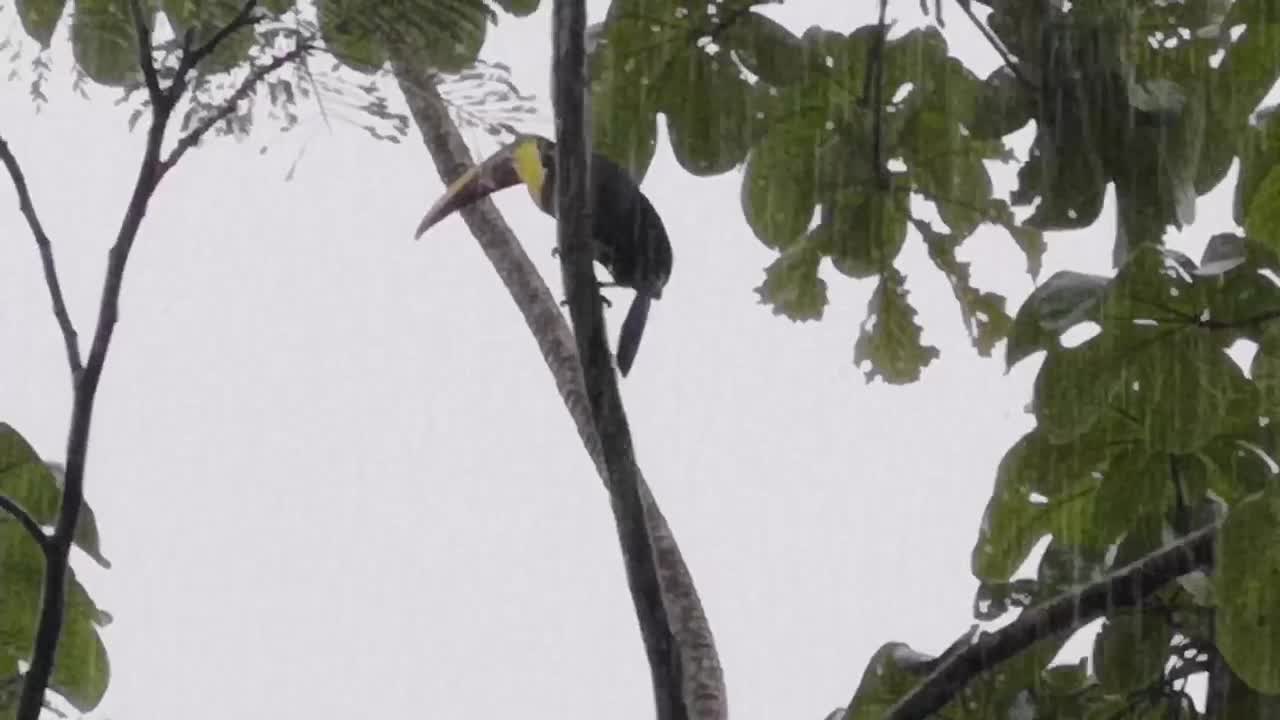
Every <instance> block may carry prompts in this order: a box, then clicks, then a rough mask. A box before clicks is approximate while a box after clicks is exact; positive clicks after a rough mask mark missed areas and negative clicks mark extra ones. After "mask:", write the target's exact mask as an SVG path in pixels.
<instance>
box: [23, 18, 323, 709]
mask: <svg viewBox="0 0 1280 720" xmlns="http://www.w3.org/2000/svg"><path fill="white" fill-rule="evenodd" d="M233 22H234V21H233ZM143 32H145V26H144V27H143ZM228 35H230V33H229V32H227V33H223V32H219V33H218V35H217V36H215V37H226V36H228ZM138 42H139V46H140V47H143V46H148V45H149V44H150V43H149V40H148V39H147V38H143V37H140V38H139V39H138ZM211 43H212V41H211ZM207 47H209V49H210V51H212V49H214V48H213V45H207ZM307 49H308V46H306V45H305V44H299V46H298V47H297V48H295V49H294V50H293V51H290V52H289V53H286V54H285V55H284V56H282V57H279V58H276V59H275V60H274V61H272V62H271V63H269V64H267V65H265V66H263V67H261V68H258V69H256V70H255V71H253V72H251V73H250V74H249V77H248V78H247V79H246V81H245V83H243V84H241V86H240V87H239V88H237V89H236V91H235V92H234V93H232V95H231V97H230V98H229V99H228V100H227V103H226V104H225V105H224V106H223V107H221V108H219V111H218V112H216V113H214V115H213V116H211V118H210V119H209V120H207V121H206V122H205V123H202V124H201V125H200V126H199V127H197V128H196V129H195V130H193V131H192V132H191V133H190V134H188V135H187V136H186V137H184V138H182V140H180V141H179V142H178V145H177V147H176V148H175V149H174V151H173V152H172V153H170V155H169V158H168V159H167V160H162V158H161V147H162V146H163V144H164V136H165V130H166V129H167V127H168V124H169V120H170V118H171V116H172V112H173V108H174V107H175V106H176V105H177V103H178V100H180V99H181V95H180V92H181V88H182V87H183V86H182V85H180V84H178V83H176V82H175V84H174V85H173V86H171V87H170V89H169V92H168V93H167V94H166V95H163V98H164V100H163V101H162V102H153V103H152V107H151V127H150V128H148V130H147V141H146V146H145V149H144V151H143V156H142V163H141V167H140V168H139V170H138V177H137V180H136V181H135V183H134V187H133V194H132V196H131V197H130V199H129V205H128V207H127V209H126V210H125V215H124V219H123V220H122V221H121V223H120V229H119V231H118V232H117V233H116V240H115V243H114V244H113V245H112V246H111V250H110V251H109V252H108V253H107V271H106V277H105V279H104V280H103V285H102V298H101V301H100V303H99V307H98V323H97V327H96V328H95V329H94V334H93V343H92V345H91V346H90V348H89V356H88V359H87V360H86V361H85V365H84V368H83V370H82V371H81V372H80V373H79V376H78V377H77V380H76V383H75V393H74V398H73V401H72V406H71V429H70V432H69V433H68V437H67V455H66V468H65V473H64V476H63V488H62V504H61V508H60V509H59V512H58V520H57V523H56V524H55V526H54V532H53V535H52V536H50V537H49V538H48V541H47V544H46V548H45V573H44V587H43V593H42V601H41V606H40V617H39V619H38V621H37V625H36V635H35V641H34V643H33V650H32V655H31V665H30V667H29V668H28V670H27V673H26V676H25V678H24V681H23V685H22V694H21V697H20V698H19V701H18V712H17V716H16V717H17V720H39V716H40V710H41V708H42V707H43V705H44V694H45V691H46V690H47V689H48V687H49V681H50V679H51V678H52V676H53V664H54V657H55V656H56V654H57V649H58V641H59V639H60V637H61V634H62V623H63V616H64V614H65V610H66V590H67V573H68V569H69V566H70V553H71V546H72V544H73V542H74V538H75V529H76V524H77V522H78V521H79V517H80V510H81V508H82V507H83V505H84V472H85V465H86V463H87V460H88V451H89V431H90V428H91V426H92V423H93V409H94V404H95V401H96V399H97V392H98V383H99V381H100V380H101V379H102V370H103V367H104V366H105V364H106V360H107V351H108V350H109V349H110V347H111V338H112V336H113V334H114V332H115V326H116V321H117V319H118V318H119V314H120V293H121V289H122V287H123V283H124V271H125V267H126V266H127V265H128V262H129V253H130V251H131V250H132V249H133V243H134V241H135V240H136V239H137V236H138V230H139V228H140V227H141V226H142V220H143V218H144V217H145V216H146V214H147V206H148V204H149V203H150V201H151V198H152V196H153V195H154V194H155V191H156V188H157V187H158V186H159V184H160V180H161V179H162V178H163V177H164V175H165V173H166V172H168V171H169V170H171V169H172V168H173V166H174V164H175V163H176V162H177V161H178V159H180V158H181V157H182V155H183V154H184V153H185V152H186V151H187V150H188V149H190V148H191V147H192V146H194V145H195V144H196V143H197V142H199V140H200V136H201V135H203V134H204V132H206V131H207V130H208V129H209V128H210V127H212V126H213V125H214V124H215V123H216V122H217V121H218V120H219V119H221V118H223V117H226V115H228V114H230V112H231V111H232V110H233V109H234V107H235V104H236V103H237V102H239V100H240V99H241V98H243V97H244V96H245V95H247V94H248V93H249V92H250V91H251V90H252V84H253V83H256V82H258V81H259V80H261V79H262V78H264V77H266V75H267V74H269V73H270V72H271V71H273V70H275V69H276V68H279V67H281V66H282V65H284V64H285V63H286V62H288V61H289V60H290V59H292V57H293V56H296V55H297V54H301V53H303V52H305V51H306V50H307ZM140 60H143V61H144V67H145V62H146V61H149V60H150V53H149V52H148V53H147V54H146V56H145V60H144V59H143V58H142V57H140Z"/></svg>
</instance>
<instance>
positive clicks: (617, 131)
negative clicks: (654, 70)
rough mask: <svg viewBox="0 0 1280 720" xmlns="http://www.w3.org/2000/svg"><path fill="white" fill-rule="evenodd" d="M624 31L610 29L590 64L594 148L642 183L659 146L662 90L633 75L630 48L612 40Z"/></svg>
mask: <svg viewBox="0 0 1280 720" xmlns="http://www.w3.org/2000/svg"><path fill="white" fill-rule="evenodd" d="M621 27H623V26H622V25H619V24H614V25H613V26H612V27H611V28H609V29H607V30H606V32H605V35H606V37H605V39H604V41H603V42H601V43H600V44H599V45H598V46H597V50H596V51H595V52H594V53H593V54H592V56H591V58H590V61H589V65H590V68H591V148H592V150H593V151H595V152H598V153H600V154H601V155H604V156H605V157H607V158H609V159H610V160H613V161H614V162H616V163H618V165H620V166H622V167H624V168H626V169H627V171H628V172H630V173H631V177H632V178H633V179H634V180H635V181H636V182H637V183H639V182H640V181H642V180H643V179H644V176H645V173H646V172H648V170H649V164H650V163H651V162H653V155H654V152H655V151H656V150H657V147H658V118H657V107H658V94H657V85H656V84H655V83H652V82H645V81H644V80H643V79H638V78H636V73H635V71H634V69H633V70H631V71H628V70H627V60H626V58H624V57H623V54H622V52H621V51H620V50H619V48H622V47H625V45H621V44H619V43H617V42H610V41H609V34H610V32H613V33H618V32H621V30H620V29H619V28H621ZM655 77H656V76H655Z"/></svg>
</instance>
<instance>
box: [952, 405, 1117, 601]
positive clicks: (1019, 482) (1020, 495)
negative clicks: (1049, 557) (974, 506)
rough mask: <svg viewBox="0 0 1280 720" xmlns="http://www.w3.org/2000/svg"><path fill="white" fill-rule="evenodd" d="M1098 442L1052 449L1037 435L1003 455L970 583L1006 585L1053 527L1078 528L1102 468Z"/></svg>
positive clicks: (1103, 462)
mask: <svg viewBox="0 0 1280 720" xmlns="http://www.w3.org/2000/svg"><path fill="white" fill-rule="evenodd" d="M1107 457H1108V453H1107V447H1106V445H1104V444H1103V443H1100V442H1081V443H1069V444H1054V443H1052V442H1050V441H1049V438H1048V436H1047V435H1046V434H1045V433H1043V432H1041V431H1038V430H1037V431H1032V432H1030V433H1027V434H1026V435H1023V436H1022V438H1021V439H1019V440H1018V442H1016V443H1014V445H1013V447H1012V448H1010V449H1009V451H1008V452H1006V453H1005V456H1004V458H1003V459H1002V460H1001V461H1000V465H999V467H998V469H997V470H996V480H995V487H994V489H993V490H992V492H991V498H990V500H988V502H987V507H986V510H985V511H984V512H983V515H982V525H981V528H980V530H979V533H978V540H977V543H976V544H975V545H974V548H973V555H972V560H971V563H972V569H973V574H974V577H976V578H978V579H979V580H981V581H983V582H1005V581H1007V580H1009V578H1010V577H1012V575H1013V573H1014V572H1015V571H1016V570H1017V569H1018V567H1019V566H1021V565H1022V563H1023V562H1024V561H1025V560H1026V558H1027V555H1028V554H1029V553H1030V552H1031V549H1032V548H1033V547H1035V544H1036V543H1037V542H1039V541H1040V539H1041V538H1043V537H1044V536H1045V535H1047V534H1049V533H1050V532H1051V531H1052V530H1053V529H1054V528H1055V527H1058V528H1067V527H1072V526H1076V527H1079V526H1082V525H1083V524H1084V522H1085V521H1087V519H1088V515H1089V513H1090V511H1091V510H1092V507H1093V497H1092V496H1093V493H1094V491H1096V489H1097V488H1098V485H1099V483H1100V478H1099V476H1098V475H1097V474H1098V473H1099V472H1100V471H1101V469H1103V468H1104V467H1105V466H1106V462H1107Z"/></svg>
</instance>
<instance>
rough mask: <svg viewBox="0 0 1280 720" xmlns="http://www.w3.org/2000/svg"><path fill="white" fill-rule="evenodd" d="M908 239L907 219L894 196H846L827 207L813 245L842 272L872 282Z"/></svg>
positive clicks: (838, 197)
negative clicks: (826, 255) (874, 276)
mask: <svg viewBox="0 0 1280 720" xmlns="http://www.w3.org/2000/svg"><path fill="white" fill-rule="evenodd" d="M906 239H907V216H906V214H905V213H904V212H903V211H902V209H901V208H899V207H898V201H897V198H896V197H895V196H894V194H893V193H890V192H872V193H866V194H863V193H858V192H844V193H840V194H839V195H837V196H836V197H835V198H834V199H832V200H831V201H829V202H828V203H826V204H824V206H823V210H822V222H820V223H819V224H818V226H817V227H815V228H814V229H813V230H812V231H811V232H810V234H809V242H812V243H814V244H815V245H816V246H817V247H820V248H822V249H823V251H824V252H826V253H827V254H828V255H830V257H831V262H832V264H833V265H835V268H836V269H837V270H839V271H840V272H842V273H844V274H845V275H848V276H849V277H852V278H868V277H871V276H873V275H878V274H880V273H881V272H883V271H885V269H886V268H888V267H889V266H890V265H892V264H893V261H894V259H895V258H897V256H898V252H899V251H900V250H901V249H902V244H903V243H904V242H905V241H906Z"/></svg>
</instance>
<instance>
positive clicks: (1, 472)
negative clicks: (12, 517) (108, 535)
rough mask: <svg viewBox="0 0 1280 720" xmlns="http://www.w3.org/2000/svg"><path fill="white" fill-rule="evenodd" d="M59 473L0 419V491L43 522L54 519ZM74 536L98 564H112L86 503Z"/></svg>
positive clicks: (48, 523) (58, 501) (59, 494)
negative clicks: (107, 557) (105, 552)
mask: <svg viewBox="0 0 1280 720" xmlns="http://www.w3.org/2000/svg"><path fill="white" fill-rule="evenodd" d="M60 473H61V469H60V468H58V469H57V472H56V473H55V471H54V469H51V468H50V466H49V465H47V464H46V463H45V462H44V460H42V459H41V458H40V456H39V455H38V454H37V453H36V451H35V449H33V448H32V447H31V445H30V444H29V443H27V441H26V439H24V438H23V437H22V435H21V434H19V433H18V431H17V430H14V429H13V427H11V426H10V425H8V424H7V423H3V422H0V495H4V496H5V497H7V498H9V499H10V500H13V501H14V502H16V503H18V504H19V505H21V506H22V508H23V509H24V510H26V511H27V514H28V515H30V516H31V518H32V519H33V520H35V521H36V522H37V523H39V524H40V525H42V526H46V527H50V526H52V525H54V523H56V522H57V519H58V508H59V507H60V505H61V503H62V490H61V487H62V481H61V478H60ZM2 516H3V513H2V512H0V517H2ZM74 540H75V543H76V545H77V546H78V547H80V549H82V550H84V551H85V553H86V554H88V555H89V556H90V557H92V558H93V559H94V560H95V561H97V563H98V564H99V565H101V566H102V567H110V566H111V563H110V562H108V561H107V559H106V558H105V557H103V555H102V549H101V546H100V545H99V540H98V525H97V521H96V520H95V519H94V515H93V510H92V509H91V508H90V507H89V505H88V503H86V504H84V505H83V506H82V507H81V509H80V517H79V519H78V521H77V523H76V533H75V537H74Z"/></svg>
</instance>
